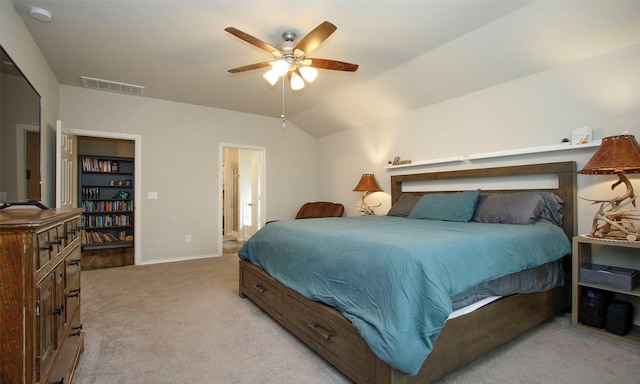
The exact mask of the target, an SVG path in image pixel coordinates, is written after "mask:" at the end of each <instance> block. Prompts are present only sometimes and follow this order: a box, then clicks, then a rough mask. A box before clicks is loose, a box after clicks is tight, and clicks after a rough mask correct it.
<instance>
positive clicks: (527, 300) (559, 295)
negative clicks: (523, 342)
mask: <svg viewBox="0 0 640 384" xmlns="http://www.w3.org/2000/svg"><path fill="white" fill-rule="evenodd" d="M522 177H530V178H532V179H534V180H538V178H540V177H542V178H551V179H553V181H552V182H551V184H552V185H551V186H549V185H545V186H544V188H537V187H531V186H529V184H527V187H524V188H521V189H518V190H514V189H512V188H511V187H509V188H500V189H487V188H483V189H482V190H481V191H478V190H475V192H476V194H479V193H480V192H481V193H482V194H484V195H485V196H486V195H487V194H489V195H490V194H495V195H509V196H511V194H516V193H522V192H524V191H536V193H537V192H541V193H545V194H549V193H552V194H554V196H555V195H557V196H558V197H559V198H560V199H561V200H562V201H563V204H562V211H563V220H562V222H561V223H557V224H560V225H559V226H556V225H554V224H549V223H540V222H539V221H538V222H536V223H535V225H533V224H532V225H515V224H485V223H478V222H474V223H457V222H448V221H445V222H443V221H439V220H415V219H416V217H410V218H406V217H400V218H399V217H384V218H383V217H379V218H362V217H359V218H331V219H314V220H310V221H304V222H305V224H299V223H296V224H295V226H292V225H294V224H292V223H287V222H279V223H274V224H275V225H274V224H269V225H268V226H265V228H263V230H261V231H259V232H258V233H256V234H255V235H254V236H253V237H252V238H251V239H250V240H249V241H248V242H247V243H246V244H245V246H243V248H242V249H241V251H240V253H239V256H240V259H241V260H240V276H239V294H240V296H241V297H248V298H249V299H251V300H252V301H253V302H254V303H255V304H256V305H258V306H259V307H260V308H261V309H262V310H264V311H265V312H266V313H267V314H269V315H270V316H271V317H273V318H274V319H275V320H277V321H278V322H279V323H280V324H282V325H283V326H284V327H285V328H287V329H288V330H289V331H290V332H291V333H293V334H294V335H295V336H297V337H298V338H299V339H300V340H301V341H302V342H304V343H305V344H307V345H308V346H309V347H310V348H311V349H313V350H314V351H315V352H317V353H318V354H319V355H320V356H322V357H323V358H325V359H326V360H327V361H329V362H330V363H331V364H332V365H334V366H335V367H336V368H337V369H339V370H340V371H341V372H342V373H343V374H345V376H347V377H348V378H349V379H351V380H353V381H354V382H356V383H428V382H433V381H435V380H437V379H439V378H441V377H443V376H444V375H446V374H448V373H450V372H452V371H454V370H455V369H457V368H459V367H461V366H463V365H465V364H467V363H469V362H470V361H472V360H474V359H476V358H477V357H479V356H481V355H483V354H485V353H486V352H488V351H490V350H492V349H494V348H496V347H497V346H499V345H502V344H504V343H505V342H507V341H509V340H511V339H513V338H514V337H517V336H518V335H520V334H522V333H524V332H525V331H527V330H528V329H531V328H532V327H534V326H536V325H537V324H539V323H540V322H542V321H544V320H546V319H548V318H550V317H552V316H553V315H555V314H557V313H558V312H560V311H562V310H563V309H566V308H567V307H568V306H569V303H570V286H571V284H570V276H569V275H568V274H569V271H570V268H569V265H570V251H571V248H570V242H569V239H571V238H572V237H573V235H574V234H575V233H576V220H575V204H576V164H575V162H563V163H548V164H533V165H523V166H509V167H499V168H484V169H474V170H459V171H450V172H432V173H421V174H410V175H397V176H391V197H392V202H393V203H394V206H396V204H397V203H399V202H401V201H406V196H413V195H415V196H422V195H431V196H430V197H432V198H440V197H442V196H448V197H447V198H450V197H451V196H460V197H463V196H466V195H465V194H467V193H468V195H469V196H471V195H472V193H471V191H462V192H460V191H451V190H446V191H444V192H446V193H437V192H438V191H434V190H433V189H431V188H430V189H429V190H428V191H420V190H415V185H416V184H417V185H424V184H425V183H426V185H428V184H429V183H434V184H438V183H442V182H443V181H444V182H446V181H460V180H462V181H464V182H467V183H469V180H478V181H480V180H487V179H489V180H494V181H495V180H501V181H503V180H505V179H506V180H509V179H510V178H522ZM518 185H520V184H518ZM411 187H413V189H411ZM453 192H459V193H453ZM460 197H455V198H460ZM463 198H466V197H463ZM477 199H478V198H477ZM485 199H486V197H485ZM392 209H393V208H392ZM415 210H416V209H414V210H413V211H412V213H413V212H415ZM474 215H475V213H474ZM418 218H420V217H418ZM403 220H404V221H403ZM314 221H315V222H314ZM454 221H455V220H454ZM462 221H463V220H462ZM298 222H300V221H298ZM404 222H413V223H417V224H418V225H420V226H428V225H432V224H433V223H436V224H438V223H440V224H438V228H436V227H429V228H427V229H412V228H411V227H406V228H405V227H403V226H404V225H405V224H404ZM465 224H466V225H465ZM272 225H273V227H270V226H272ZM389 225H391V227H389ZM406 225H413V224H406ZM487 226H491V230H492V231H494V233H495V236H502V237H501V238H500V239H499V240H498V241H499V242H501V243H508V242H509V241H511V240H509V237H510V236H511V232H512V231H513V236H533V234H531V232H538V231H542V232H541V233H540V234H539V235H538V236H543V238H545V239H552V238H554V239H555V238H557V241H555V240H553V241H552V240H548V241H547V240H545V241H538V240H535V238H534V240H530V239H527V238H523V239H520V238H515V237H514V240H513V243H514V244H515V243H525V244H527V247H528V248H527V249H529V251H526V252H525V253H531V254H532V255H533V256H536V257H539V258H540V260H537V261H536V264H535V265H534V264H531V263H532V262H531V261H530V260H526V261H525V260H520V259H521V257H520V256H518V257H511V259H515V261H512V260H510V259H509V258H508V259H505V260H504V261H503V260H502V259H500V260H501V261H500V262H498V263H495V265H492V266H491V268H487V269H490V270H491V271H489V273H490V274H494V273H497V274H498V275H497V277H499V278H500V279H502V278H506V277H509V276H511V275H512V274H513V273H515V272H517V271H519V270H521V269H523V266H522V265H520V264H519V263H525V264H527V265H530V266H531V267H532V269H539V268H544V267H545V266H547V265H550V264H551V263H553V265H559V266H561V267H562V271H561V272H562V273H561V274H563V276H562V277H561V281H563V282H564V284H562V283H559V284H558V283H556V284H554V285H552V286H553V288H551V289H546V290H544V291H541V292H533V293H517V294H509V295H506V296H501V297H499V298H498V299H496V298H495V297H493V298H490V300H493V301H491V302H490V303H489V304H486V305H484V306H481V307H480V308H478V309H475V310H474V311H472V312H470V313H466V314H463V315H460V316H457V317H451V313H452V312H453V309H454V305H453V302H452V300H451V299H452V297H454V296H455V297H457V296H459V295H458V294H463V293H465V292H466V290H467V289H469V288H475V287H477V286H479V285H481V284H477V283H478V282H481V281H484V280H482V279H487V278H486V277H483V276H480V275H482V274H483V273H484V272H482V273H480V272H481V271H479V270H480V269H482V268H478V267H477V265H475V264H474V263H475V262H476V261H475V259H476V258H477V259H481V258H486V259H487V260H489V258H491V257H494V255H498V254H500V253H501V252H502V251H501V250H499V249H497V248H487V247H489V246H491V247H493V245H491V244H487V245H486V246H485V245H484V241H485V240H486V241H489V240H490V239H486V238H488V237H493V235H492V236H488V235H487V233H486V232H483V231H486V230H487V229H486V228H487ZM298 227H299V228H300V229H298ZM320 227H324V229H323V230H327V231H329V232H328V233H327V234H326V235H325V236H328V237H325V238H321V239H318V240H315V239H314V240H312V239H313V237H311V235H310V233H311V232H314V233H317V232H318V231H320V229H322V228H320ZM356 227H357V228H363V231H364V234H363V233H360V234H358V233H357V230H356ZM461 227H465V230H466V228H467V227H473V228H475V229H474V231H475V230H479V231H480V232H479V233H478V234H467V233H465V234H464V235H461V237H463V238H465V239H469V241H471V242H472V244H473V252H470V251H469V250H468V248H463V247H462V246H460V247H458V248H459V249H452V248H451V247H455V246H453V245H452V243H462V241H459V242H458V241H446V242H442V243H443V246H447V247H449V248H445V249H443V250H442V251H438V252H436V251H435V248H436V247H435V243H429V244H427V246H426V248H425V249H424V250H422V249H421V250H420V252H417V247H418V246H421V245H420V244H418V241H417V240H415V241H414V240H413V239H416V238H418V237H420V236H416V233H421V232H412V231H423V232H428V233H434V234H435V233H438V235H437V236H435V237H437V238H438V239H445V238H447V236H455V234H456V233H458V231H461V229H460V228H461ZM515 227H518V228H515ZM267 228H268V229H267ZM349 228H353V229H349ZM496 228H500V230H499V231H495V229H496ZM297 230H300V231H306V232H295V231H297ZM440 230H442V231H444V232H443V234H440V233H439V232H434V231H440ZM331 231H333V232H331ZM376 231H378V232H376ZM289 233H291V234H290V235H289ZM401 233H402V234H404V233H410V234H413V235H412V236H410V237H408V238H406V239H405V238H402V237H401ZM452 233H453V234H452ZM558 233H559V234H558ZM344 234H348V235H347V236H344ZM365 236H368V237H365ZM505 236H506V237H505ZM269 237H274V238H275V239H276V240H275V242H274V241H273V240H270V239H269ZM296 237H298V238H305V241H303V243H307V244H296V243H294V242H293V241H294V239H289V238H296ZM427 237H428V236H425V238H427ZM432 237H433V236H432ZM338 238H342V240H340V241H342V242H338ZM378 238H379V239H381V240H380V241H379V242H378ZM454 238H455V237H454ZM254 239H255V240H254ZM367 239H370V240H367ZM395 239H398V241H397V242H396V243H394V240H395ZM400 239H402V240H400ZM289 241H292V243H289ZM314 241H317V242H318V243H317V244H315V245H313V242H314ZM344 241H347V243H344ZM425 241H426V239H425ZM349 242H350V243H349ZM392 243H394V244H392ZM445 243H446V244H445ZM567 243H568V244H569V245H568V248H567ZM407 244H408V245H410V246H406V245H407ZM550 244H556V245H557V247H555V246H554V249H553V250H549V251H550V252H552V253H553V255H546V252H547V249H546V248H551V245H550ZM305 247H311V248H305ZM385 247H386V248H385ZM512 247H515V245H513V244H510V245H509V248H508V249H506V250H505V251H504V252H505V253H506V254H510V255H512V254H513V253H514V252H515V251H514V248H512ZM532 247H533V248H532ZM536 247H539V248H540V250H538V249H537V248H536ZM376 248H379V250H381V251H382V253H383V254H385V255H386V256H384V257H383V256H380V257H378V256H375V257H374V256H372V255H374V253H375V252H377V249H376ZM525 248H526V247H525ZM534 248H535V249H534ZM542 248H545V249H544V250H543V249H542ZM321 249H324V253H327V257H331V258H330V259H327V260H324V261H323V259H322V258H321V257H320V250H321ZM482 249H490V250H491V251H490V252H489V253H488V254H487V255H483V253H482ZM310 250H313V251H310ZM316 250H318V251H317V254H315V253H316ZM443 252H444V253H446V254H447V257H448V255H449V254H456V255H458V254H459V256H460V257H462V258H463V260H462V261H459V262H458V264H455V266H454V267H451V266H449V265H448V264H444V263H443V262H442V257H441V256H440V254H442V253H443ZM517 252H521V251H517ZM538 253H540V255H537V254H538ZM431 254H433V258H434V261H432V264H430V265H429V267H428V268H427V269H429V270H430V272H429V273H430V275H428V277H425V280H427V281H428V283H423V282H421V280H420V277H421V276H427V274H425V273H422V272H423V271H422V270H423V269H425V268H423V267H414V266H415V265H417V264H416V263H417V262H418V261H417V260H422V259H423V258H424V259H428V258H431V256H430V255H431ZM428 255H429V256H428ZM470 255H472V256H473V257H470ZM427 256H428V257H427ZM323 257H325V256H323ZM363 257H369V259H366V260H367V262H366V263H362V262H358V261H354V260H364V259H362V258H363ZM457 257H458V256H456V260H457ZM465 257H466V258H465ZM495 257H497V256H495ZM546 257H548V258H549V259H545V258H546ZM358 258H360V259H358ZM451 259H454V258H451ZM390 260H391V261H390ZM406 260H408V261H406ZM420 262H421V261H420ZM478 262H479V261H478ZM342 263H344V264H342ZM396 263H399V270H402V273H400V275H401V279H395V280H389V281H390V282H389V283H388V282H387V280H385V279H387V275H397V273H395V272H394V273H388V271H390V270H394V271H395V270H396V267H395V266H394V268H393V269H391V268H390V265H391V264H394V265H395V264H396ZM503 264H504V265H503ZM511 264H513V265H511ZM349 265H351V266H354V265H355V266H356V267H357V268H356V269H355V270H353V271H352V270H350V269H348V267H347V266H349ZM376 265H379V267H376ZM465 266H467V267H465ZM358 268H366V269H363V270H362V271H359V270H358ZM421 268H422V269H421ZM436 268H443V269H436ZM465 268H466V269H465ZM527 268H528V267H527ZM431 269H433V271H437V273H433V272H431ZM461 269H464V273H465V276H464V278H462V279H457V280H456V279H449V278H446V279H444V278H442V279H441V278H440V277H441V276H448V274H449V271H451V270H454V271H459V270H461ZM503 269H504V270H503ZM328 270H332V271H333V272H332V273H333V275H331V276H329V278H328V279H326V280H325V279H324V277H322V278H318V275H322V276H324V274H326V273H327V271H328ZM267 271H270V273H268V272H267ZM281 271H289V272H292V273H289V274H285V273H284V272H283V273H281ZM319 271H322V273H319ZM416 271H420V272H416ZM377 273H380V275H378V274H377ZM476 273H477V274H478V276H476ZM350 276H354V279H353V281H351V280H350V279H351V277H350ZM357 276H360V277H363V276H364V277H365V278H366V277H369V278H370V281H364V282H361V281H359V280H358V281H356V279H355V277H357ZM374 276H375V277H374ZM434 276H438V277H437V278H434ZM495 277H496V276H494V277H491V279H490V280H491V281H493V279H494V278H495ZM474 279H475V280H474ZM439 280H443V281H444V282H443V283H441V282H440V281H439ZM458 280H460V281H458ZM397 281H400V282H402V284H397V283H396V282H397ZM441 284H444V285H441ZM482 284H484V282H483V283H482ZM397 285H400V286H399V288H396V286H397ZM362 286H365V288H362V289H360V288H361V287H362ZM391 286H393V289H387V287H389V288H390V287H391ZM408 286H411V287H412V289H413V287H417V288H416V289H415V290H416V291H417V293H409V294H408V295H409V296H408V298H406V297H405V292H412V289H408V288H407V287H408ZM335 287H341V288H342V287H347V288H348V289H347V291H346V293H345V292H339V291H336V290H335V289H336V288H335ZM354 287H355V288H354ZM381 288H384V289H381ZM396 290H398V291H400V292H401V294H400V295H397V294H396V293H393V294H391V293H388V292H395V291H396ZM364 291H366V292H370V291H376V293H375V294H373V296H372V297H366V298H363V299H362V300H364V301H362V302H358V300H360V299H361V296H363V295H364V294H363V292H364ZM427 291H429V296H427V293H426V292H427ZM376 295H378V296H376ZM445 296H446V297H445ZM416 297H419V298H421V299H420V300H419V301H418V300H417V299H416ZM423 298H424V300H423ZM376 300H377V301H376ZM352 301H353V302H355V303H356V306H355V308H356V309H355V310H351V307H349V305H350V303H351V302H352ZM424 301H428V304H429V305H423V304H420V303H423V302H424ZM345 302H349V303H346V304H345ZM363 303H364V304H363ZM329 304H330V305H329ZM387 305H389V306H391V307H392V308H391V309H386V306H387ZM416 308H419V309H420V310H421V311H422V312H419V313H417V314H414V313H413V312H412V311H414V310H416ZM424 308H427V309H424ZM430 308H431V309H430ZM359 310H360V311H359ZM405 310H406V311H408V312H409V311H411V314H410V315H407V316H404V315H402V313H403V312H402V311H405ZM427 312H429V313H427ZM431 312H433V313H431ZM371 313H374V314H375V313H379V314H382V315H381V316H382V317H367V316H369V314H371ZM434 313H435V314H434ZM399 314H401V315H399ZM385 316H386V317H385ZM407 318H409V319H416V318H417V319H419V321H418V323H420V326H421V327H422V328H420V327H417V326H416V325H415V322H413V323H410V324H407V323H405V320H406V319H407ZM396 320H397V321H396ZM380 323H384V326H380ZM387 323H390V324H391V325H390V326H389V328H390V330H389V331H387V328H386V327H387ZM414 331H415V332H417V333H416V335H418V337H417V339H419V340H418V341H416V342H414V339H416V338H415V337H414V336H415V335H413V334H411V332H414ZM394 332H395V333H394ZM378 334H381V335H382V337H381V338H380V339H378V337H379V336H380V335H378ZM407 334H408V336H407ZM396 341H397V343H396ZM394 367H396V368H394Z"/></svg>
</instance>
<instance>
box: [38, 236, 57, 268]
mask: <svg viewBox="0 0 640 384" xmlns="http://www.w3.org/2000/svg"><path fill="white" fill-rule="evenodd" d="M36 247H37V252H38V257H36V269H40V268H42V267H44V266H45V265H47V263H48V262H49V260H51V255H52V254H53V245H51V244H50V242H49V231H43V232H40V233H38V235H37V238H36Z"/></svg>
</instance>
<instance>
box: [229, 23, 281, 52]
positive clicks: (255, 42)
mask: <svg viewBox="0 0 640 384" xmlns="http://www.w3.org/2000/svg"><path fill="white" fill-rule="evenodd" d="M224 30H225V31H227V32H229V33H230V34H232V35H233V36H235V37H237V38H239V39H242V40H244V41H246V42H247V43H249V44H251V45H255V46H256V47H258V48H260V49H262V50H264V51H267V52H269V53H273V52H278V48H276V47H274V46H273V45H271V44H268V43H265V42H264V41H262V40H260V39H257V38H255V37H253V36H251V35H249V34H247V33H244V32H242V31H241V30H239V29H236V28H234V27H227V28H225V29H224Z"/></svg>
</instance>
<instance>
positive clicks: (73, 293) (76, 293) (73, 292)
mask: <svg viewBox="0 0 640 384" xmlns="http://www.w3.org/2000/svg"><path fill="white" fill-rule="evenodd" d="M78 296H80V289H79V288H78V289H73V290H71V293H69V294H68V295H67V297H78Z"/></svg>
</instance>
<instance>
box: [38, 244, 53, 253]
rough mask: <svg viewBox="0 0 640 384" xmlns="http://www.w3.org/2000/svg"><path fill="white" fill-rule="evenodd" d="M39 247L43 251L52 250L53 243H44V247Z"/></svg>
mask: <svg viewBox="0 0 640 384" xmlns="http://www.w3.org/2000/svg"><path fill="white" fill-rule="evenodd" d="M40 249H41V250H43V251H53V245H51V244H49V245H45V246H44V247H40Z"/></svg>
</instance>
